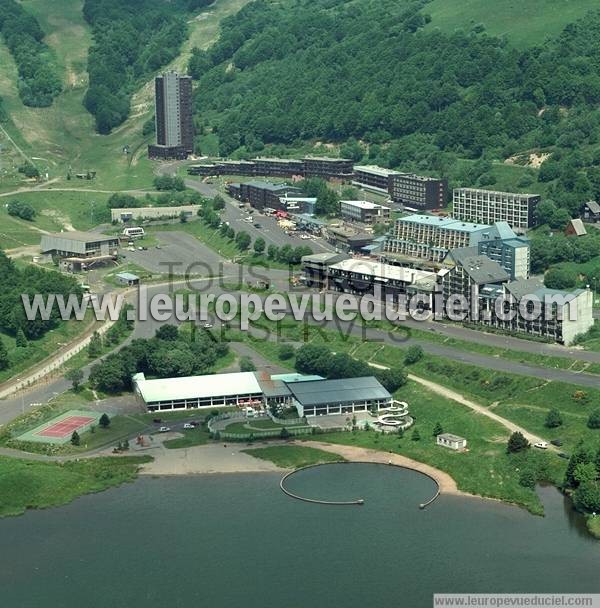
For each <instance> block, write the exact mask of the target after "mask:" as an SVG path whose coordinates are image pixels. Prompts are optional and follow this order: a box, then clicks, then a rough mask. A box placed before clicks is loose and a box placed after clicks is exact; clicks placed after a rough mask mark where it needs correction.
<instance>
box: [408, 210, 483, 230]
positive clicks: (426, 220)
mask: <svg viewBox="0 0 600 608" xmlns="http://www.w3.org/2000/svg"><path fill="white" fill-rule="evenodd" d="M396 221H397V222H410V223H413V224H423V225H425V226H439V227H440V228H445V229H448V230H458V231H460V232H478V231H480V230H485V229H486V228H487V229H489V228H491V226H489V225H488V224H473V223H470V222H463V221H461V220H457V219H454V218H451V217H440V216H437V215H420V214H414V215H407V216H405V217H401V218H398V219H397V220H396Z"/></svg>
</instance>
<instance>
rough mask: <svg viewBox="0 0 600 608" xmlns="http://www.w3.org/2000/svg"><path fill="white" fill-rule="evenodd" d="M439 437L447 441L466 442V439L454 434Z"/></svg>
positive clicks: (444, 434)
mask: <svg viewBox="0 0 600 608" xmlns="http://www.w3.org/2000/svg"><path fill="white" fill-rule="evenodd" d="M438 437H441V438H442V439H445V440H446V441H466V439H465V438H464V437H460V436H459V435H453V434H452V433H440V434H439V435H438Z"/></svg>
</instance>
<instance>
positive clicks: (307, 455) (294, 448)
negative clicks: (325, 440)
mask: <svg viewBox="0 0 600 608" xmlns="http://www.w3.org/2000/svg"><path fill="white" fill-rule="evenodd" d="M242 451H243V452H245V453H246V454H250V456H254V457H255V458H260V459H261V460H268V461H269V462H273V463H274V464H276V465H277V466H278V467H281V468H282V469H299V468H301V467H307V466H309V465H311V464H320V463H323V462H340V461H343V460H344V458H343V457H341V456H338V455H337V454H332V453H331V452H326V451H325V450H319V449H316V448H307V447H304V446H300V445H278V446H272V447H269V448H254V449H250V450H242Z"/></svg>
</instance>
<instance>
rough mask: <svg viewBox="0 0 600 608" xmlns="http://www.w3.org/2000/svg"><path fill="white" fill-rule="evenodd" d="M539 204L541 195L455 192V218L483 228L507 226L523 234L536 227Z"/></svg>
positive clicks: (461, 190)
mask: <svg viewBox="0 0 600 608" xmlns="http://www.w3.org/2000/svg"><path fill="white" fill-rule="evenodd" d="M539 202H540V196H539V194H518V193H513V192H495V191H493V190H479V189H477V188H456V189H455V190H454V195H453V206H452V216H453V217H454V218H456V219H457V220H462V221H464V222H478V223H482V224H493V223H494V222H507V223H508V224H509V226H511V228H513V230H515V231H517V232H521V233H522V232H525V231H526V230H527V229H529V228H532V227H533V226H535V225H536V213H535V210H536V207H537V205H538V203H539Z"/></svg>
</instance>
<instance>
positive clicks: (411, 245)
mask: <svg viewBox="0 0 600 608" xmlns="http://www.w3.org/2000/svg"><path fill="white" fill-rule="evenodd" d="M498 235H499V232H498V228H497V227H495V226H488V225H485V224H471V223H467V222H459V221H458V220H455V219H452V218H447V217H437V216H434V215H416V214H415V215H408V216H405V217H401V218H399V219H397V220H396V222H395V224H394V226H393V228H392V230H391V233H390V235H389V237H388V239H387V241H386V244H385V246H384V252H386V253H391V254H395V255H400V256H407V257H411V258H424V259H428V260H431V261H434V262H441V261H442V260H443V259H444V258H445V257H446V254H447V253H448V251H449V250H450V249H457V248H461V247H473V246H477V245H478V243H479V242H480V241H482V240H487V239H491V238H495V237H497V236H498ZM513 236H516V235H514V233H513Z"/></svg>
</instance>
